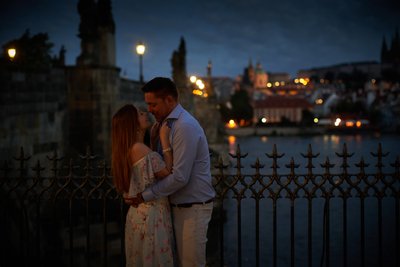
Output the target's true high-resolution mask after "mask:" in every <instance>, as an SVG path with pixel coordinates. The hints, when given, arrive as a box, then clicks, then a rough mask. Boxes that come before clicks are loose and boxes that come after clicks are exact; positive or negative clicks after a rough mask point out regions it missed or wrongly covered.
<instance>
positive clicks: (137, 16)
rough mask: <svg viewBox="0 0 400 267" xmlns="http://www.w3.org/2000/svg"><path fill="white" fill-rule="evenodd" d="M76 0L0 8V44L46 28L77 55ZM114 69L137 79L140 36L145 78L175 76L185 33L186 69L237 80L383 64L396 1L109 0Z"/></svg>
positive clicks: (32, 0) (398, 12)
mask: <svg viewBox="0 0 400 267" xmlns="http://www.w3.org/2000/svg"><path fill="white" fill-rule="evenodd" d="M77 2H78V1H77V0H15V1H9V2H8V3H7V4H4V3H3V5H2V8H1V9H0V19H1V24H2V25H3V26H2V27H1V31H0V44H2V45H3V44H4V43H6V42H7V41H9V40H12V39H15V38H19V37H20V36H21V35H22V34H23V33H24V32H25V30H26V29H30V32H31V34H32V35H33V34H37V33H39V32H47V33H48V34H49V38H50V41H51V42H53V43H54V47H53V51H52V52H53V53H54V54H57V53H58V51H59V49H60V47H61V45H64V46H65V47H66V49H67V54H66V56H67V62H66V63H67V64H68V65H74V64H75V59H76V57H77V56H78V55H79V53H80V40H79V38H78V37H77V34H78V26H79V14H78V12H77ZM112 7H113V11H112V12H113V15H114V20H115V24H116V53H117V66H118V67H120V68H121V73H122V75H125V76H127V77H129V78H131V79H138V76H139V59H138V56H137V55H136V53H135V49H134V47H135V44H136V43H137V42H138V41H143V42H144V43H145V44H146V46H147V51H146V54H145V55H144V59H143V64H144V78H145V80H148V79H151V78H152V77H154V76H171V63H170V59H171V55H172V52H173V51H174V50H175V49H177V48H178V45H179V41H180V38H181V37H184V39H185V41H186V48H187V71H188V74H196V75H205V74H206V66H207V62H208V61H209V60H211V61H212V63H213V75H214V76H227V77H232V78H234V77H236V76H237V75H240V74H242V73H243V69H244V68H245V67H246V66H247V64H248V62H249V60H250V59H251V60H252V62H253V64H255V63H257V62H260V63H261V65H262V66H263V68H264V70H265V71H268V72H288V73H289V74H291V75H292V77H293V76H294V75H296V72H297V71H298V70H300V69H307V68H312V67H321V66H329V65H333V64H339V63H347V62H355V61H379V59H380V49H381V44H382V39H383V37H385V38H386V41H387V42H388V43H390V41H391V39H392V37H393V36H394V34H395V32H396V29H397V28H399V27H400V1H398V0H364V1H363V0H315V1H313V0H305V1H304V0H303V1H299V0H288V1H285V0H272V1H267V0H197V1H194V0H186V1H174V0H169V1H164V0H163V1H157V0H146V1H134V0H114V1H112Z"/></svg>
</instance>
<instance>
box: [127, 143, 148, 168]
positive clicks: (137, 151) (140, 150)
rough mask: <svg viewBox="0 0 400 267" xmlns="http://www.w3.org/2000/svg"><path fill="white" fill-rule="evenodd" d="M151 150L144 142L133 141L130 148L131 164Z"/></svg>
mask: <svg viewBox="0 0 400 267" xmlns="http://www.w3.org/2000/svg"><path fill="white" fill-rule="evenodd" d="M151 151H152V150H151V149H150V148H149V147H148V146H146V145H145V144H143V143H135V144H134V145H133V146H132V148H131V150H130V156H131V159H132V164H135V163H136V162H137V161H139V160H141V159H142V158H143V157H145V156H146V155H147V154H149V153H150V152H151Z"/></svg>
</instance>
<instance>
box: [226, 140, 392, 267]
mask: <svg viewBox="0 0 400 267" xmlns="http://www.w3.org/2000/svg"><path fill="white" fill-rule="evenodd" d="M227 142H228V144H229V153H231V154H235V153H236V149H237V147H238V145H239V146H240V151H241V153H242V154H244V153H248V155H247V156H246V157H244V158H243V159H242V161H241V164H242V166H243V169H242V174H254V168H252V167H251V165H252V164H254V163H255V161H256V159H257V158H258V159H259V161H260V163H261V164H264V165H265V167H264V168H263V169H262V170H261V173H262V174H271V173H272V169H271V165H272V159H270V158H268V157H267V156H266V155H265V153H268V154H272V151H273V147H274V145H276V148H277V152H278V154H284V155H283V156H282V158H280V159H279V160H278V165H279V168H278V174H279V175H282V174H288V173H289V171H290V170H289V169H288V168H287V167H286V166H285V165H286V164H289V162H290V160H291V159H292V158H293V160H294V162H295V163H296V164H299V167H298V168H296V174H307V169H306V167H305V166H306V164H307V159H305V158H304V157H303V156H302V155H301V153H303V154H307V152H308V149H309V145H311V148H312V153H313V154H317V153H320V155H319V156H318V157H316V158H315V159H313V165H314V167H315V168H314V169H313V173H314V174H322V173H323V172H324V169H323V168H322V167H321V166H320V164H321V163H324V162H325V161H326V159H327V158H328V159H329V162H330V163H332V164H335V166H334V167H333V168H332V169H331V173H337V174H340V173H341V171H342V167H341V165H342V162H343V160H342V158H340V157H338V156H337V155H336V153H339V154H341V153H343V149H344V144H346V146H347V152H348V153H350V154H352V156H351V157H350V158H349V159H348V164H349V168H348V171H349V173H354V174H355V173H358V171H359V168H358V167H356V166H355V164H356V163H358V162H359V161H360V160H361V158H363V159H364V161H365V163H367V164H369V166H368V167H366V169H365V170H366V173H367V174H368V173H370V174H373V173H375V172H376V170H377V167H376V164H377V158H376V157H374V156H373V155H372V154H371V152H374V153H377V151H378V147H379V144H381V146H382V152H383V153H384V155H386V156H385V157H383V161H382V163H383V164H384V166H383V168H382V170H383V172H384V173H385V172H386V173H393V172H394V168H393V167H392V166H390V164H391V163H393V162H394V161H395V160H396V157H398V156H399V155H400V136H399V135H374V134H371V135H320V136H289V137H283V136H273V137H267V136H249V137H233V136H230V137H227ZM222 156H223V158H224V162H225V163H227V162H228V163H229V164H228V165H230V168H229V170H230V173H231V174H235V168H234V166H235V165H236V163H237V162H236V159H233V158H231V157H230V156H229V155H228V153H226V154H225V155H222ZM395 186H396V188H397V191H398V190H399V183H396V184H395ZM239 187H241V188H243V186H242V185H240V184H239ZM233 194H234V193H233V192H230V193H229V194H228V195H227V198H226V199H225V200H224V208H225V210H226V222H225V225H224V237H225V241H224V253H225V254H224V255H225V264H226V266H238V265H239V264H238V255H239V248H238V240H239V239H238V229H240V231H241V238H242V247H241V249H240V252H241V258H242V259H241V263H242V266H255V255H256V251H255V239H256V231H255V225H256V219H255V218H256V216H255V209H256V205H255V202H256V201H255V200H254V199H253V198H251V192H250V191H249V190H247V193H246V194H245V195H246V196H247V197H246V198H245V199H243V200H242V201H241V207H240V208H239V209H240V212H241V216H240V219H241V220H242V222H241V227H238V223H237V222H238V214H239V211H238V205H237V204H238V202H237V200H236V199H235V198H233V197H232V196H233ZM265 195H267V193H266V194H265ZM259 203H260V219H259V222H260V230H259V232H258V235H259V238H260V242H259V244H260V266H272V264H273V262H272V258H273V257H272V255H273V243H272V237H273V226H272V225H273V219H272V209H273V208H272V207H273V204H272V200H271V199H270V198H268V197H265V198H263V199H261V200H260V202H259ZM324 203H325V201H324V200H323V198H319V199H318V198H317V199H315V200H314V199H313V200H312V206H313V214H312V225H313V229H312V232H313V233H312V243H313V245H312V262H311V263H309V262H308V258H307V252H308V249H307V246H308V238H307V225H308V223H309V222H308V220H307V204H308V202H307V200H306V199H296V200H295V216H294V220H295V233H294V237H295V258H294V263H295V266H320V263H321V261H324V260H326V255H324V253H323V250H322V247H323V242H324V237H323V234H322V233H323V232H324V230H323V219H324ZM290 205H291V204H290V200H288V199H285V198H280V199H278V201H277V207H276V208H277V232H276V235H277V251H278V252H277V265H278V266H290V263H291V257H290V216H291V215H290ZM342 207H343V199H342V198H333V199H332V200H331V202H330V208H329V212H330V219H329V223H330V227H329V234H330V241H329V244H328V246H329V248H330V266H342V265H343V264H342V263H343V249H342V245H343V231H344V228H343V218H344V215H343V211H342ZM377 207H378V201H377V200H376V198H367V199H366V200H365V209H364V213H365V233H364V237H365V240H366V245H365V249H366V250H365V251H366V256H365V261H366V266H379V262H378V254H377V253H378V252H377V251H378V247H377V244H378V231H379V230H378V229H379V228H378V219H377V218H378V212H377V210H378V209H377ZM382 207H383V210H382V218H383V232H382V241H383V248H384V252H383V253H384V255H383V256H384V260H383V262H384V266H394V258H395V256H394V255H396V253H397V252H396V251H395V245H394V244H395V235H394V234H393V233H394V231H395V211H396V208H395V198H394V197H390V198H384V199H383V200H382ZM347 208H348V210H347V217H348V218H347V220H348V225H347V229H346V230H347V232H348V235H347V239H348V240H347V243H348V257H347V258H348V259H347V264H348V266H360V263H361V248H360V240H361V236H362V234H361V231H360V228H361V224H360V217H361V210H362V208H361V204H360V199H359V198H349V199H348V202H347Z"/></svg>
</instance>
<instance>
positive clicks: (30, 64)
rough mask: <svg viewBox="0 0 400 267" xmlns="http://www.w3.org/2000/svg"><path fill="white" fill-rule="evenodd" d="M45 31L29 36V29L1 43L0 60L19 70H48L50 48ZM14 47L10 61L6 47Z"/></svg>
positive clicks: (50, 59)
mask: <svg viewBox="0 0 400 267" xmlns="http://www.w3.org/2000/svg"><path fill="white" fill-rule="evenodd" d="M52 47H53V44H52V43H51V42H49V37H48V34H47V33H38V34H35V35H33V36H32V37H31V36H30V33H29V30H26V31H25V33H24V34H23V35H22V36H21V37H20V38H19V39H15V40H12V41H9V42H8V43H6V44H4V45H3V53H2V58H1V61H2V63H3V64H6V65H8V66H12V67H13V68H16V69H18V70H21V71H32V72H38V71H39V72H40V71H45V70H48V69H49V68H50V67H51V64H52V57H51V48H52ZM9 48H15V49H16V51H17V53H16V56H15V58H14V59H13V60H12V62H11V61H10V60H9V59H8V49H9Z"/></svg>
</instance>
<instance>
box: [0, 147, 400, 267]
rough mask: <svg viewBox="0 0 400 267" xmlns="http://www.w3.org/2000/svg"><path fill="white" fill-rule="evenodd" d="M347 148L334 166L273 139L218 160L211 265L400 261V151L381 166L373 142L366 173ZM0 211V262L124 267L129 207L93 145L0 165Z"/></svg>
mask: <svg viewBox="0 0 400 267" xmlns="http://www.w3.org/2000/svg"><path fill="white" fill-rule="evenodd" d="M353 154H354V153H350V152H348V151H347V147H346V145H344V146H343V149H342V151H341V152H337V153H336V156H337V159H336V161H335V162H339V165H340V166H336V167H340V171H337V169H335V165H336V164H332V163H331V161H330V159H329V158H326V159H324V160H322V162H320V160H319V158H318V157H319V154H318V153H315V152H313V151H312V148H311V146H309V147H308V150H307V152H306V153H304V154H301V158H303V159H304V160H305V161H306V164H304V166H301V164H299V163H297V162H296V161H295V159H294V158H291V159H290V160H289V161H288V162H287V163H284V161H283V160H284V158H283V156H284V154H283V153H279V152H278V151H277V148H276V146H275V145H274V147H273V150H272V152H271V153H265V155H266V156H267V158H268V159H269V160H270V162H269V163H268V164H262V163H261V161H260V160H259V159H258V158H257V159H255V161H254V163H251V164H249V165H248V166H245V164H243V160H244V159H246V157H247V155H248V154H247V153H242V152H241V150H240V147H239V146H238V147H237V149H236V151H235V153H231V154H230V158H228V159H225V160H223V159H222V158H223V157H218V158H217V157H214V158H213V167H212V174H213V183H214V187H215V189H216V192H217V198H216V201H215V209H214V212H213V219H212V221H211V224H210V228H209V241H208V244H207V253H208V256H207V258H208V265H209V266H353V265H356V266H399V265H400V259H399V253H398V252H399V251H400V229H399V227H400V205H399V201H400V160H399V157H398V156H397V158H395V159H394V160H393V162H387V161H386V156H387V153H385V152H383V150H382V146H381V145H379V147H378V149H377V151H376V152H371V155H372V156H373V158H374V162H372V163H371V164H373V165H374V167H375V168H374V171H373V172H372V173H369V172H367V171H366V170H369V168H367V167H368V166H370V164H368V163H366V162H365V161H364V159H363V158H361V160H360V161H359V162H356V163H350V160H349V159H350V158H351V157H352V156H353ZM297 161H299V160H297ZM317 166H319V167H320V168H322V171H320V172H319V173H314V169H316V167H317ZM283 167H285V168H286V169H285V171H282V170H281V168H282V169H283ZM300 167H303V169H302V170H301V169H300ZM300 170H301V171H300ZM0 208H1V209H0V212H1V214H0V223H1V227H0V236H1V238H0V246H1V247H0V266H11V265H12V266H28V265H32V264H33V265H37V266H55V264H56V265H57V266H124V265H125V262H124V225H125V215H126V211H127V207H126V205H124V203H123V201H122V200H121V197H120V195H118V194H117V193H116V191H115V190H114V187H113V185H112V181H111V176H110V167H109V165H107V162H106V161H104V160H101V159H100V158H99V157H96V156H94V155H91V152H90V150H88V151H87V153H86V155H83V156H80V157H79V158H77V159H64V158H63V157H60V156H59V155H57V153H56V152H54V154H53V155H51V156H47V159H46V160H45V162H41V161H37V162H31V161H30V156H26V155H25V153H24V150H23V149H22V148H21V151H20V153H19V155H18V156H16V157H14V158H13V159H11V160H9V161H5V162H3V163H2V165H1V167H0Z"/></svg>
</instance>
